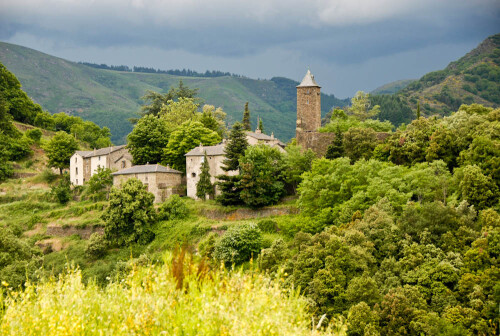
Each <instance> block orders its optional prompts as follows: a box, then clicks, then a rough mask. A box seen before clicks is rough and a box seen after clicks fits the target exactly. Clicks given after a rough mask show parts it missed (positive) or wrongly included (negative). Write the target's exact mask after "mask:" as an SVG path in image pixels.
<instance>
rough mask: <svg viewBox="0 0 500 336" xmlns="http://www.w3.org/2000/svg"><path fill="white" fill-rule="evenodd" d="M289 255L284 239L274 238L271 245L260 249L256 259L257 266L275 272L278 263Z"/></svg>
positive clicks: (278, 265)
mask: <svg viewBox="0 0 500 336" xmlns="http://www.w3.org/2000/svg"><path fill="white" fill-rule="evenodd" d="M289 257H290V252H289V249H288V246H287V245H286V243H285V241H284V240H283V239H281V238H279V239H276V240H275V241H274V242H273V243H272V245H271V247H269V248H265V249H262V251H261V253H260V255H259V258H258V260H257V262H258V264H259V268H260V269H261V270H264V271H269V272H277V271H278V268H279V267H280V265H281V264H282V263H283V262H285V261H286V260H287V259H288V258H289Z"/></svg>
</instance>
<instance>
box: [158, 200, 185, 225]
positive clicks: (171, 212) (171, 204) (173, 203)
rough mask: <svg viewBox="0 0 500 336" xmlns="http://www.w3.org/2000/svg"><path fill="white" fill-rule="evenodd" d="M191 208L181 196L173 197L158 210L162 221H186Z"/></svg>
mask: <svg viewBox="0 0 500 336" xmlns="http://www.w3.org/2000/svg"><path fill="white" fill-rule="evenodd" d="M189 212H190V211H189V208H188V206H187V205H186V203H185V202H184V201H183V200H182V198H181V197H180V196H179V195H172V196H170V197H169V199H168V200H166V201H165V202H163V204H162V205H161V206H160V208H159V209H158V218H159V219H160V220H174V219H184V218H186V217H187V216H189Z"/></svg>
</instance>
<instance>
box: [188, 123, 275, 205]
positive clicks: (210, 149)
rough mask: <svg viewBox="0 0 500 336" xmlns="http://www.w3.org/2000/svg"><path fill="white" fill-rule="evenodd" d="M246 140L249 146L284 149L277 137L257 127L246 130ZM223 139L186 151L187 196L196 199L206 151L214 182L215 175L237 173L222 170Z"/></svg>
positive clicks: (217, 192)
mask: <svg viewBox="0 0 500 336" xmlns="http://www.w3.org/2000/svg"><path fill="white" fill-rule="evenodd" d="M246 137H247V142H248V144H249V145H250V146H254V145H258V144H265V145H268V146H271V147H275V148H278V149H279V150H280V151H281V152H284V151H285V149H284V148H285V144H284V143H283V142H281V141H280V140H279V139H276V138H275V137H274V135H273V134H271V135H267V134H264V133H262V132H261V131H260V130H259V129H257V130H255V132H250V131H247V132H246ZM225 146H226V144H225V140H224V141H223V142H222V143H220V144H218V145H215V146H202V145H200V146H198V147H196V148H194V149H192V150H191V151H189V152H188V153H186V189H187V196H188V197H191V198H194V199H197V197H196V184H197V183H198V181H199V180H200V174H201V165H202V163H203V160H204V157H205V152H206V153H207V159H208V165H209V167H210V181H211V182H212V183H215V182H216V181H217V179H216V178H215V177H216V176H217V175H228V176H231V175H237V174H238V172H237V171H229V172H226V171H224V170H222V166H223V163H222V161H224V157H225V156H224V155H225V152H224V148H225ZM219 194H220V192H219V190H218V188H215V195H216V196H217V195H219Z"/></svg>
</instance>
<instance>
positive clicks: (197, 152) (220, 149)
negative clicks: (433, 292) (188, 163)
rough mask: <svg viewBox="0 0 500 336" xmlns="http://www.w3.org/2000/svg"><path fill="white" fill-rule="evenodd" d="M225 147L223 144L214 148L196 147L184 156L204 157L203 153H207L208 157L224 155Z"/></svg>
mask: <svg viewBox="0 0 500 336" xmlns="http://www.w3.org/2000/svg"><path fill="white" fill-rule="evenodd" d="M225 147H226V145H225V144H223V143H221V144H218V145H215V146H198V147H196V148H193V149H192V150H190V151H189V152H187V153H186V154H185V156H203V155H205V151H206V152H207V155H208V156H217V155H225V154H226V153H225V152H224V148H225Z"/></svg>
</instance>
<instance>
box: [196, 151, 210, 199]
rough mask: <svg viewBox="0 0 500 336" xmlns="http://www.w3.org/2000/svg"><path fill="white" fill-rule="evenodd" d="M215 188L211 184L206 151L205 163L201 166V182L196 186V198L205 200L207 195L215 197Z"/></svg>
mask: <svg viewBox="0 0 500 336" xmlns="http://www.w3.org/2000/svg"><path fill="white" fill-rule="evenodd" d="M213 193H214V186H213V184H212V182H210V166H209V164H208V158H207V152H206V151H205V156H204V159H203V163H202V165H201V174H200V180H199V181H198V183H197V184H196V197H198V198H201V199H202V200H205V199H206V197H207V195H209V196H213Z"/></svg>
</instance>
